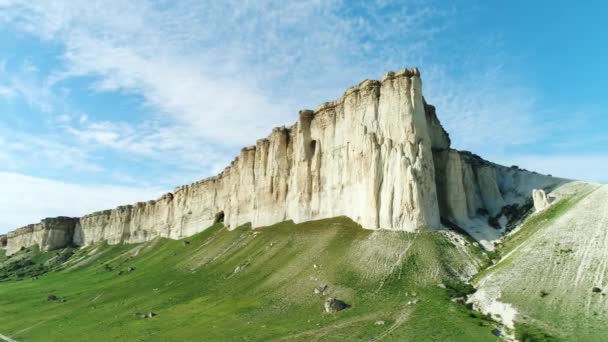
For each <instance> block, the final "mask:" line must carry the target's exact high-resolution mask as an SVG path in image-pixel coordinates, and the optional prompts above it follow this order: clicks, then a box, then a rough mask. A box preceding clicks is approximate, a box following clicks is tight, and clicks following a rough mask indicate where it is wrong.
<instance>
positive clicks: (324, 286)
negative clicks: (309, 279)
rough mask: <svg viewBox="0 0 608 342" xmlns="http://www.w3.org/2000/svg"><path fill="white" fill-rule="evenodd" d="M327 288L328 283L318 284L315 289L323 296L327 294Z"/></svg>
mask: <svg viewBox="0 0 608 342" xmlns="http://www.w3.org/2000/svg"><path fill="white" fill-rule="evenodd" d="M327 289H328V287H327V285H323V286H317V287H315V289H314V293H315V294H318V295H321V296H325V294H326V291H327Z"/></svg>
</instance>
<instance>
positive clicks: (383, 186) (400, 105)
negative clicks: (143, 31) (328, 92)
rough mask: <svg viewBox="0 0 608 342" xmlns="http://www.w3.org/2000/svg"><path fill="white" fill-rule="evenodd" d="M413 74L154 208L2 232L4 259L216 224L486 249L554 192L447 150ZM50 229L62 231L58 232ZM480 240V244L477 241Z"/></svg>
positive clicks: (322, 115)
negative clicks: (433, 233) (455, 241)
mask: <svg viewBox="0 0 608 342" xmlns="http://www.w3.org/2000/svg"><path fill="white" fill-rule="evenodd" d="M450 144H451V142H450V138H449V135H448V134H447V132H446V131H445V130H444V128H443V127H442V126H441V123H440V122H439V119H438V117H437V114H436V111H435V107H433V106H432V105H429V104H427V103H426V101H425V99H424V98H423V96H422V82H421V79H420V72H419V71H418V69H416V68H414V69H411V70H408V69H404V70H400V71H398V72H396V73H393V72H389V73H387V74H386V75H385V77H384V78H383V79H382V81H375V80H366V81H363V82H362V83H360V84H359V85H357V86H355V87H351V88H349V89H348V90H347V91H346V92H345V93H344V94H343V95H342V96H341V97H340V98H339V99H337V100H336V101H334V102H326V103H324V104H322V105H321V106H319V108H317V110H314V111H312V110H303V111H300V113H299V120H298V122H297V123H295V124H294V125H292V126H291V127H279V128H275V129H273V130H272V132H271V134H270V135H269V136H268V137H267V138H266V139H260V140H258V141H257V142H256V144H255V145H253V146H250V147H246V148H243V149H242V150H241V153H240V154H239V156H238V157H237V158H236V159H235V160H234V161H233V162H232V163H231V164H230V166H228V167H227V168H226V169H225V170H224V171H222V172H221V173H220V174H219V175H217V176H214V177H211V178H208V179H205V180H202V181H199V182H196V183H193V184H190V185H186V186H181V187H178V188H177V189H175V191H174V192H173V193H168V194H166V195H163V196H162V197H161V198H159V199H157V200H154V201H148V202H142V203H136V204H135V205H127V206H121V207H118V208H116V209H112V210H106V211H100V212H96V213H92V214H89V215H86V216H84V217H82V218H80V219H78V220H73V219H64V218H60V219H51V220H49V219H47V220H44V221H43V222H42V223H41V224H38V225H31V226H28V227H24V228H20V229H18V230H16V231H15V232H11V233H9V234H8V236H7V240H8V241H7V247H6V248H7V251H8V253H9V254H10V253H14V252H15V251H17V250H19V248H21V247H29V246H31V245H34V244H39V245H40V246H41V247H42V248H43V249H51V248H58V247H62V246H65V245H67V244H70V243H73V244H74V245H78V246H87V245H91V244H94V243H96V242H99V241H107V242H108V243H110V244H117V243H123V242H124V243H135V242H143V241H148V240H151V239H153V238H155V237H166V238H172V239H178V238H183V237H187V236H191V235H193V234H196V233H198V232H200V231H202V230H204V229H205V228H207V227H209V226H211V225H212V224H213V223H216V222H218V221H222V222H224V224H225V225H226V226H227V227H228V228H230V229H232V228H235V227H237V226H239V225H242V224H245V223H251V224H252V226H253V227H259V226H265V225H270V224H274V223H277V222H281V221H285V220H293V221H295V222H303V221H309V220H316V219H322V218H329V217H335V216H348V217H350V218H351V219H353V220H354V221H356V222H358V223H359V224H361V225H362V226H363V227H364V228H368V229H392V230H402V231H410V232H417V231H420V230H425V229H441V228H443V227H444V226H443V225H442V221H443V224H447V225H458V226H460V227H462V228H464V229H465V230H467V231H469V233H471V234H472V235H473V236H474V237H476V238H478V239H480V240H492V239H494V238H497V234H498V235H499V234H500V232H492V230H493V228H491V227H489V226H488V223H487V220H488V216H492V217H494V216H499V215H501V213H502V210H503V208H504V207H505V206H506V205H507V204H512V203H519V202H522V201H523V200H525V199H527V198H529V196H530V193H531V190H532V189H533V188H536V187H547V186H551V185H554V184H557V183H559V182H562V181H563V180H560V179H556V178H552V177H548V176H542V175H539V174H536V173H532V172H528V171H524V170H519V169H514V168H506V167H503V166H499V165H496V164H493V163H490V162H487V161H485V160H483V159H481V158H479V157H478V156H475V155H473V154H471V153H467V152H459V151H456V150H453V149H451V148H450ZM55 222H62V223H61V224H59V223H55ZM488 232H490V234H489V235H488V234H487V233H488Z"/></svg>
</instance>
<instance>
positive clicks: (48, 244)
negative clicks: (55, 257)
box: [0, 217, 78, 255]
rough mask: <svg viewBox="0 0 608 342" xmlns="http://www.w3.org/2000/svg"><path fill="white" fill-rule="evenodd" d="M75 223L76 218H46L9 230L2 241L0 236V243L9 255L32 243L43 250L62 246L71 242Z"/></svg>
mask: <svg viewBox="0 0 608 342" xmlns="http://www.w3.org/2000/svg"><path fill="white" fill-rule="evenodd" d="M77 223H78V219H77V218H70V217H57V218H47V219H44V220H42V221H41V222H40V223H36V224H30V225H27V226H25V227H22V228H19V229H16V230H14V231H12V232H9V233H8V234H7V235H6V241H5V242H3V241H2V239H1V238H0V243H2V245H5V246H4V248H5V249H6V252H7V254H9V255H10V254H14V253H15V252H18V251H19V250H20V249H21V248H27V247H31V246H34V245H38V246H40V249H41V250H43V251H48V250H52V249H56V248H62V247H65V246H68V245H70V244H71V243H72V237H73V235H74V229H75V227H76V225H77Z"/></svg>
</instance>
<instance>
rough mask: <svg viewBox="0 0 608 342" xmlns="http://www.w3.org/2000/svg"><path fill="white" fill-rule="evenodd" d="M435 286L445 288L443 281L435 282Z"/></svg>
mask: <svg viewBox="0 0 608 342" xmlns="http://www.w3.org/2000/svg"><path fill="white" fill-rule="evenodd" d="M437 287H439V288H441V289H445V285H444V284H443V283H439V284H437Z"/></svg>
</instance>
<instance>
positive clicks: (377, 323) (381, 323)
mask: <svg viewBox="0 0 608 342" xmlns="http://www.w3.org/2000/svg"><path fill="white" fill-rule="evenodd" d="M374 325H384V321H376V323H374Z"/></svg>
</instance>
